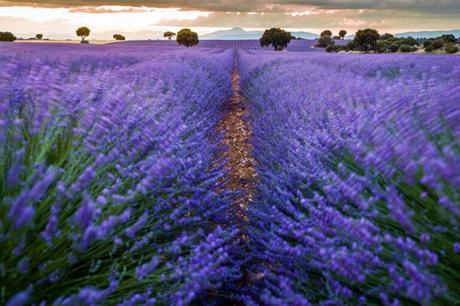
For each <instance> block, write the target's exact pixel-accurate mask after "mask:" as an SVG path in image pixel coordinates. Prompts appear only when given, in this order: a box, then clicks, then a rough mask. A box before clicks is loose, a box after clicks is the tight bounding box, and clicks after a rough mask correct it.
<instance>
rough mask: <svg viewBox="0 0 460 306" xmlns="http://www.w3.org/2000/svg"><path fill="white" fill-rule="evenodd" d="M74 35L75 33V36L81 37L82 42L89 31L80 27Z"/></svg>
mask: <svg viewBox="0 0 460 306" xmlns="http://www.w3.org/2000/svg"><path fill="white" fill-rule="evenodd" d="M76 33H77V36H79V37H81V41H82V42H83V41H85V40H86V37H88V36H89V34H90V33H91V31H90V29H88V28H87V27H81V28H78V29H77V31H76Z"/></svg>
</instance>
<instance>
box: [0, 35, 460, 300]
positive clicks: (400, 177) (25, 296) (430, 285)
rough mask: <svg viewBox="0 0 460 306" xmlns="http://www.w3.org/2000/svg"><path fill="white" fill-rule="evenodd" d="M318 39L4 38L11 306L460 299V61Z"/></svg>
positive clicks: (6, 280)
mask: <svg viewBox="0 0 460 306" xmlns="http://www.w3.org/2000/svg"><path fill="white" fill-rule="evenodd" d="M312 46H313V41H304V40H298V41H293V44H291V45H290V46H289V47H288V51H287V52H273V51H269V49H266V48H261V47H260V46H259V45H258V44H257V42H255V41H203V42H201V43H200V45H199V46H198V47H194V48H185V47H178V46H177V45H176V44H174V43H171V42H169V41H161V42H156V41H152V42H147V41H146V42H126V43H117V44H109V45H100V46H96V45H66V44H51V43H50V44H24V43H22V44H21V43H15V44H1V43H0V50H1V53H0V143H1V146H0V250H1V251H0V305H8V306H20V305H460V229H459V226H460V104H459V103H460V57H459V56H456V55H451V56H449V55H443V56H437V55H402V54H390V55H376V54H372V55H356V54H327V53H324V52H322V51H318V50H317V49H316V48H312ZM229 101H231V102H229ZM229 103H233V105H232V106H231V107H230V106H229ZM225 118H227V119H225ZM228 118H230V119H228ZM222 122H223V123H222ZM227 122H228V123H227ZM229 124H235V125H236V128H235V129H232V128H231V127H229V126H228V125H229ZM240 124H241V125H242V127H240V126H239V125H240ZM238 130H242V131H243V132H244V134H245V135H244V137H241V138H237V140H235V141H232V139H235V137H232V136H234V134H232V133H237V132H235V131H238ZM228 139H229V140H228ZM227 140H228V141H227ZM242 142H245V143H242ZM246 142H247V143H246ZM242 146H243V147H244V148H246V147H248V148H250V152H246V153H249V154H250V155H251V156H252V157H253V159H254V160H255V165H254V169H255V172H256V174H254V175H252V174H251V176H250V177H249V178H245V177H244V178H243V176H241V175H240V176H239V175H238V174H235V173H232V172H238V171H239V170H241V171H242V172H245V171H246V172H247V169H245V168H244V167H250V166H245V165H247V164H249V163H250V162H248V161H242V160H239V159H241V158H243V155H241V154H237V153H235V154H232V153H231V152H232V149H235V148H238V147H242ZM229 148H230V149H229ZM245 150H246V149H245ZM226 152H230V153H226ZM245 158H246V157H245ZM229 165H230V166H229ZM232 165H233V166H232ZM234 165H236V166H234ZM251 173H252V172H251ZM230 177H231V178H233V179H234V180H236V181H237V182H236V183H234V184H233V183H232V184H229V183H228V180H229V179H230ZM248 181H249V182H248ZM229 186H231V187H229ZM242 194H244V196H242ZM242 197H243V198H244V199H246V198H247V199H248V200H247V201H245V203H243V204H242V203H241V199H242ZM236 204H238V205H237V206H238V207H235V206H236Z"/></svg>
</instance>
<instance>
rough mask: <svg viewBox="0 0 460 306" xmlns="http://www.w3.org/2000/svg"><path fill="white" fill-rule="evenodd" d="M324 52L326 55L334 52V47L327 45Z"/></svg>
mask: <svg viewBox="0 0 460 306" xmlns="http://www.w3.org/2000/svg"><path fill="white" fill-rule="evenodd" d="M325 50H326V52H328V53H331V52H335V47H334V45H327V46H326V49H325Z"/></svg>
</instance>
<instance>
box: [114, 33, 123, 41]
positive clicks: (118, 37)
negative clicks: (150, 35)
mask: <svg viewBox="0 0 460 306" xmlns="http://www.w3.org/2000/svg"><path fill="white" fill-rule="evenodd" d="M113 39H115V40H125V39H126V37H124V36H123V35H121V34H113Z"/></svg>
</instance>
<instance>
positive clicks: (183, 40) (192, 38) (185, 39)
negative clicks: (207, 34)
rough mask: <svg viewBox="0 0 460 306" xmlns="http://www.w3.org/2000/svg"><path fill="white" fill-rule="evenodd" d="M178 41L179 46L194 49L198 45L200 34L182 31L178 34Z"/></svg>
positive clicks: (188, 30) (187, 30)
mask: <svg viewBox="0 0 460 306" xmlns="http://www.w3.org/2000/svg"><path fill="white" fill-rule="evenodd" d="M176 41H177V43H178V44H179V45H183V46H186V47H192V46H195V45H197V44H198V42H199V40H198V34H197V33H195V32H193V31H192V30H190V29H182V30H180V31H179V32H178V33H177V36H176Z"/></svg>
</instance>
